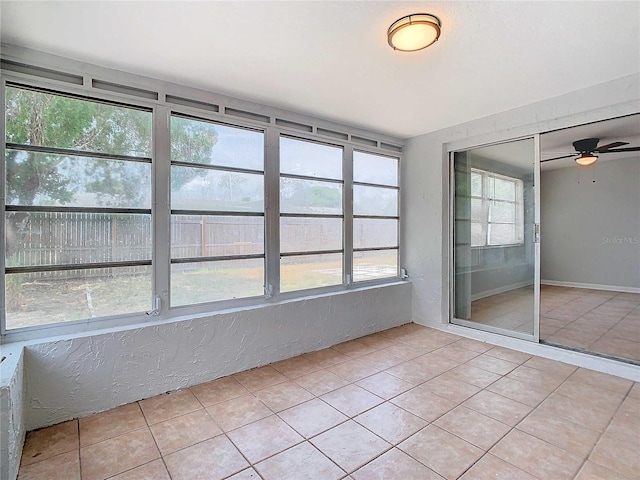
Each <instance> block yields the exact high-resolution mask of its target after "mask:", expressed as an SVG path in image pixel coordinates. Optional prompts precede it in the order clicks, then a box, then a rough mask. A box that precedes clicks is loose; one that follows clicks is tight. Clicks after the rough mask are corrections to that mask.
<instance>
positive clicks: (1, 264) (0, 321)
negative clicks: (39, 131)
mask: <svg viewBox="0 0 640 480" xmlns="http://www.w3.org/2000/svg"><path fill="white" fill-rule="evenodd" d="M5 84H6V83H5V81H4V80H0V108H2V112H3V115H2V119H0V142H1V143H0V172H3V174H4V172H5V171H6V170H5V161H6V160H5V152H6V141H7V136H6V133H5V114H4V112H6V111H7V109H6V107H5V99H6V97H5ZM5 198H6V193H5V180H4V176H3V180H2V181H0V210H1V211H2V218H1V219H0V238H2V239H4V238H7V237H6V234H5V218H6V214H5V210H4V209H5ZM4 268H5V253H4V251H3V252H2V253H1V254H0V273H1V275H0V304H1V305H6V304H7V303H6V299H5V295H6V293H5V292H6V289H5V281H6V275H5V273H4ZM5 332H6V308H0V335H4V334H5Z"/></svg>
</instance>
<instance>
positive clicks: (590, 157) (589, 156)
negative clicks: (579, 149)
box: [576, 153, 598, 166]
mask: <svg viewBox="0 0 640 480" xmlns="http://www.w3.org/2000/svg"><path fill="white" fill-rule="evenodd" d="M596 160H598V157H597V156H596V155H594V154H593V153H583V154H582V155H580V156H579V157H578V158H576V163H577V164H578V165H585V166H586V165H591V164H592V163H595V161H596Z"/></svg>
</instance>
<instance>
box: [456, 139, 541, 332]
mask: <svg viewBox="0 0 640 480" xmlns="http://www.w3.org/2000/svg"><path fill="white" fill-rule="evenodd" d="M536 150H537V147H536V141H535V140H534V139H533V138H528V139H524V140H518V141H513V142H508V143H502V144H498V145H491V146H486V147H479V148H473V149H470V150H465V151H460V152H455V153H454V154H453V166H452V167H453V172H452V173H453V182H454V185H453V187H454V188H453V206H454V208H453V219H452V220H453V273H454V277H453V298H452V306H453V315H452V316H453V318H452V323H455V324H458V325H464V326H470V327H473V328H477V329H481V330H486V331H490V332H494V333H501V334H505V335H510V336H514V337H518V338H524V339H528V340H534V341H538V312H539V308H538V305H539V303H538V299H539V274H537V273H536V272H538V271H539V268H537V267H538V264H539V261H538V251H539V248H538V246H539V244H538V243H537V240H538V239H537V238H535V237H534V234H535V235H537V230H536V229H535V225H536V224H539V213H537V202H536V198H535V197H536V193H535V189H534V185H535V184H537V182H536V181H535V180H536V179H535V176H536V172H537V167H536V159H537V152H536Z"/></svg>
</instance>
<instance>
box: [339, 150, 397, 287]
mask: <svg viewBox="0 0 640 480" xmlns="http://www.w3.org/2000/svg"><path fill="white" fill-rule="evenodd" d="M355 152H359V153H364V154H367V155H375V156H378V157H385V158H389V159H392V160H395V162H396V175H397V179H398V181H397V185H388V184H383V183H372V182H360V181H355V180H354V181H353V182H352V185H353V186H362V187H372V188H383V189H388V190H395V191H396V195H397V196H396V198H397V205H396V215H364V214H355V213H354V214H353V220H357V219H365V220H366V219H373V220H396V222H397V232H396V238H397V243H396V246H395V247H388V246H385V247H359V248H356V247H352V262H353V261H354V260H353V253H358V252H376V251H394V250H395V251H396V258H397V264H396V274H395V275H393V276H389V277H380V278H376V279H372V280H358V281H356V280H353V283H354V284H357V285H368V284H371V283H374V282H378V281H382V280H388V279H398V278H400V271H401V268H402V267H401V265H402V259H401V256H400V253H401V249H400V243H401V237H400V234H401V228H400V222H401V215H400V212H401V210H400V202H401V196H400V193H401V190H400V188H401V185H402V183H401V178H400V172H401V169H400V162H401V157H400V156H395V155H389V154H382V153H379V152H375V153H374V152H370V151H367V150H362V149H357V150H355ZM351 164H352V169H353V158H352V161H351ZM352 226H353V222H352ZM352 245H353V240H352ZM351 274H352V277H351V278H353V267H352V272H351Z"/></svg>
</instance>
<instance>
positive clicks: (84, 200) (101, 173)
mask: <svg viewBox="0 0 640 480" xmlns="http://www.w3.org/2000/svg"><path fill="white" fill-rule="evenodd" d="M6 180H7V183H6V185H7V204H8V205H46V206H61V205H65V206H81V207H122V208H151V164H149V163H139V162H128V161H120V160H104V159H98V158H90V157H75V156H61V155H50V154H47V153H36V152H24V151H19V150H6Z"/></svg>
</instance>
